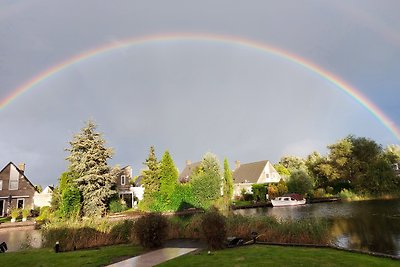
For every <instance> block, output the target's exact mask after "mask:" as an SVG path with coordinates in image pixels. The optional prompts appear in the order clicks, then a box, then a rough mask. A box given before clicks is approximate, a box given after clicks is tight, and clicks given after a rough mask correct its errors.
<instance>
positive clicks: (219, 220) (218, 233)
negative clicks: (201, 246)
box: [201, 210, 226, 249]
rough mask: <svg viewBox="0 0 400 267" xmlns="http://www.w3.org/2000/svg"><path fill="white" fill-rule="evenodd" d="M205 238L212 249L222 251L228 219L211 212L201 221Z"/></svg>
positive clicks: (216, 212)
mask: <svg viewBox="0 0 400 267" xmlns="http://www.w3.org/2000/svg"><path fill="white" fill-rule="evenodd" d="M201 231H202V234H203V238H204V239H205V241H206V243H207V245H208V246H209V248H211V249H221V248H223V246H224V242H225V239H226V218H225V217H224V216H223V215H221V214H220V213H219V212H218V211H216V210H214V211H209V212H207V213H205V214H204V215H203V218H202V221H201Z"/></svg>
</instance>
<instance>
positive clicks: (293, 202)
mask: <svg viewBox="0 0 400 267" xmlns="http://www.w3.org/2000/svg"><path fill="white" fill-rule="evenodd" d="M271 203H272V206H273V207H285V206H298V205H304V204H306V200H305V199H301V200H279V199H273V200H271Z"/></svg>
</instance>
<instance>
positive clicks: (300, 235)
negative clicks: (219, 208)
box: [169, 214, 330, 245]
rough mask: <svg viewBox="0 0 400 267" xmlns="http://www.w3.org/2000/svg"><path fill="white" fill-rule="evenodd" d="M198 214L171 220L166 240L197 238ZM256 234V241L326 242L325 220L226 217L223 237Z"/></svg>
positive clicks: (326, 224) (322, 243)
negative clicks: (225, 230) (225, 229)
mask: <svg viewBox="0 0 400 267" xmlns="http://www.w3.org/2000/svg"><path fill="white" fill-rule="evenodd" d="M201 216H202V215H201V214H198V215H195V216H192V217H190V218H177V217H175V218H174V217H172V218H170V220H169V223H170V227H169V229H170V233H169V238H193V239H198V238H201V233H200V223H201ZM252 232H257V233H258V238H257V240H259V241H265V242H273V243H299V244H318V245H325V244H328V243H329V241H330V235H329V225H328V223H327V221H325V220H317V219H302V220H284V221H278V220H277V219H276V218H274V217H269V216H242V215H229V216H227V236H236V237H241V238H243V239H245V240H250V239H251V238H252V236H251V233H252Z"/></svg>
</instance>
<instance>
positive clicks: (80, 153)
mask: <svg viewBox="0 0 400 267" xmlns="http://www.w3.org/2000/svg"><path fill="white" fill-rule="evenodd" d="M70 145H71V147H70V148H69V149H67V151H69V152H70V155H69V156H68V157H67V158H66V159H67V160H68V161H69V163H70V165H69V171H70V172H73V173H75V174H76V175H77V176H78V178H77V179H76V180H75V182H76V184H77V185H78V188H79V191H80V192H81V193H82V199H83V201H82V212H83V215H85V216H102V215H104V214H105V212H106V209H107V203H108V200H109V198H110V197H111V196H112V195H114V194H115V193H116V192H115V190H113V189H112V186H113V185H114V173H113V171H112V170H111V168H110V167H109V166H108V164H107V160H108V159H110V158H111V157H112V155H113V151H112V149H111V148H106V147H105V140H104V139H103V137H102V135H101V134H100V133H98V132H96V125H95V124H94V122H92V121H88V122H87V123H86V125H85V126H84V127H83V128H82V129H81V132H80V133H78V134H76V135H74V137H73V140H72V141H71V142H70Z"/></svg>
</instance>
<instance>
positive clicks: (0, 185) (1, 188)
mask: <svg viewBox="0 0 400 267" xmlns="http://www.w3.org/2000/svg"><path fill="white" fill-rule="evenodd" d="M1 190H3V180H0V191H1Z"/></svg>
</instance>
